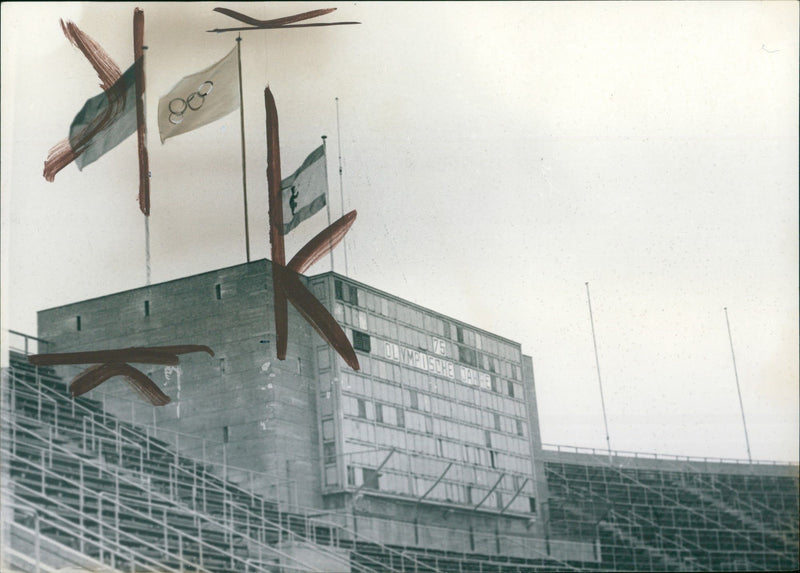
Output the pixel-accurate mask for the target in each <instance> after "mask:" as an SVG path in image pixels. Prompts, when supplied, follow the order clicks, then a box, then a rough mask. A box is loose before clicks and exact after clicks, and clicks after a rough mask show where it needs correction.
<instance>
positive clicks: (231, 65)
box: [158, 48, 239, 143]
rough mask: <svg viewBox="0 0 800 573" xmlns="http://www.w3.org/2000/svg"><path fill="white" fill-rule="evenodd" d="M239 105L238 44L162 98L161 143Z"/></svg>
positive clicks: (202, 124) (183, 80)
mask: <svg viewBox="0 0 800 573" xmlns="http://www.w3.org/2000/svg"><path fill="white" fill-rule="evenodd" d="M238 108H239V64H238V61H237V57H236V48H234V49H233V50H231V51H230V53H228V55H227V56H225V57H224V58H222V59H221V60H220V61H218V62H217V63H216V64H214V65H213V66H210V67H208V68H206V69H204V70H202V71H200V72H197V73H196V74H192V75H190V76H186V77H185V78H183V79H182V80H181V81H179V82H178V83H177V84H175V87H173V88H172V89H171V90H170V92H169V93H168V94H167V95H165V96H164V97H162V98H161V99H159V100H158V132H159V135H160V136H161V143H164V140H166V139H167V138H169V137H174V136H176V135H180V134H182V133H186V132H187V131H192V130H194V129H197V128H198V127H202V126H204V125H206V124H209V123H211V122H213V121H216V120H218V119H220V118H222V117H225V116H226V115H228V114H229V113H231V112H232V111H234V110H236V109H238Z"/></svg>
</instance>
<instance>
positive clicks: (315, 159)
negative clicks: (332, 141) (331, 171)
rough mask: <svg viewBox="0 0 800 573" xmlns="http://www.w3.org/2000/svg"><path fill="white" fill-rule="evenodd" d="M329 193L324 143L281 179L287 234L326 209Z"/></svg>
mask: <svg viewBox="0 0 800 573" xmlns="http://www.w3.org/2000/svg"><path fill="white" fill-rule="evenodd" d="M327 194H328V173H327V165H326V163H325V146H324V145H320V146H319V147H317V148H316V149H315V150H314V151H312V152H311V154H310V155H309V156H308V157H306V160H305V161H303V164H302V165H301V166H300V167H299V168H298V169H297V171H295V172H294V173H292V174H291V175H290V176H289V177H287V178H286V179H283V180H281V202H282V203H283V234H284V235H285V234H287V233H288V232H289V231H291V230H292V229H294V228H295V227H297V225H299V224H300V223H302V222H303V221H305V220H306V219H308V218H309V217H311V216H312V215H313V214H314V213H316V212H317V211H319V210H320V209H322V208H323V207H324V206H325V205H326V196H327Z"/></svg>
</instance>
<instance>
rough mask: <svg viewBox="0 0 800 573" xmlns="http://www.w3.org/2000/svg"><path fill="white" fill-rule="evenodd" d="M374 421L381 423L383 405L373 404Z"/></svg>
mask: <svg viewBox="0 0 800 573" xmlns="http://www.w3.org/2000/svg"><path fill="white" fill-rule="evenodd" d="M375 421H377V422H380V423H381V424H382V423H383V404H375Z"/></svg>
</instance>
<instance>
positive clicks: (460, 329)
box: [456, 326, 464, 342]
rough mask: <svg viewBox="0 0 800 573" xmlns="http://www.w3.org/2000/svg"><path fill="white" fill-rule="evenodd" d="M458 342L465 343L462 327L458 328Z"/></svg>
mask: <svg viewBox="0 0 800 573" xmlns="http://www.w3.org/2000/svg"><path fill="white" fill-rule="evenodd" d="M456 340H458V341H459V342H464V329H463V328H461V327H460V326H456Z"/></svg>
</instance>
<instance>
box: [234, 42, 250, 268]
mask: <svg viewBox="0 0 800 573" xmlns="http://www.w3.org/2000/svg"><path fill="white" fill-rule="evenodd" d="M236 60H237V63H238V65H239V123H240V131H241V134H242V192H243V193H244V244H245V250H246V252H247V262H248V263H249V262H250V228H249V222H248V217H247V163H246V160H245V145H244V96H243V95H242V35H241V34H239V36H238V37H237V38H236Z"/></svg>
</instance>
